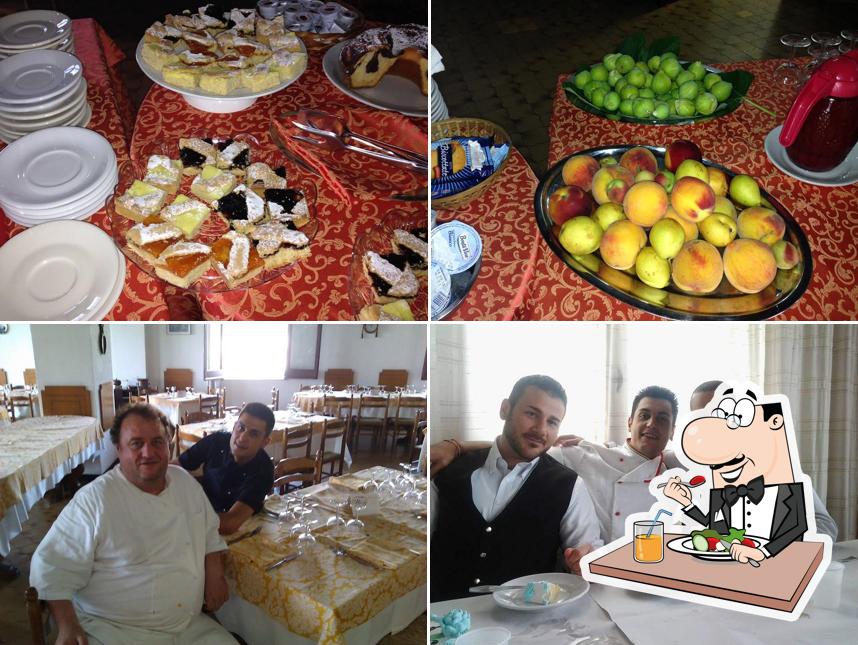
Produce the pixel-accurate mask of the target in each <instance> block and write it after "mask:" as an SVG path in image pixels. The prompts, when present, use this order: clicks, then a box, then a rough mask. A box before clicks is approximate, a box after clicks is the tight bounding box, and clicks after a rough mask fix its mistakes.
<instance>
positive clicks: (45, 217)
mask: <svg viewBox="0 0 858 645" xmlns="http://www.w3.org/2000/svg"><path fill="white" fill-rule="evenodd" d="M118 179H119V177H118V175H116V174H114V175H113V176H112V177H108V178H106V180H105V181H104V182H103V184H101V186H100V187H99V188H98V189H97V190H95V191H92V192H91V193H88V196H87V197H85V198H84V199H82V200H76V201H74V202H71V203H69V204H65V205H63V206H58V207H55V208H48V209H35V208H32V209H25V210H19V209H16V208H14V207H12V206H9V205H8V204H3V203H0V207H2V208H3V211H4V212H5V213H6V215H7V216H8V217H9V219H11V220H12V221H14V222H17V223H18V224H21V225H22V226H27V227H29V226H36V225H37V224H43V223H45V222H51V221H55V220H60V219H86V218H87V217H89V216H91V215H93V214H94V213H97V212H98V211H100V210H101V209H102V208H104V207H105V206H106V205H107V200H108V199H110V197H111V196H112V195H113V192H114V190H115V188H116V183H117V181H118Z"/></svg>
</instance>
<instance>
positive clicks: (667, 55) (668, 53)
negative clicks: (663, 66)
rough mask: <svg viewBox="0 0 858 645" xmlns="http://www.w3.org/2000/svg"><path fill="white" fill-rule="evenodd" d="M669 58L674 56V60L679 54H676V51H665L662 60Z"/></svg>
mask: <svg viewBox="0 0 858 645" xmlns="http://www.w3.org/2000/svg"><path fill="white" fill-rule="evenodd" d="M668 58H672V59H673V60H676V59H677V58H678V57H677V55H676V54H675V53H674V52H664V53H663V54H662V55H661V60H662V61H664V60H665V59H668Z"/></svg>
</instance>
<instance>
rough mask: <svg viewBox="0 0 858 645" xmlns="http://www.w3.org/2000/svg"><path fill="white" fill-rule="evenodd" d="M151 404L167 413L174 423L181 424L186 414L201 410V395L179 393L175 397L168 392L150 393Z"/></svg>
mask: <svg viewBox="0 0 858 645" xmlns="http://www.w3.org/2000/svg"><path fill="white" fill-rule="evenodd" d="M149 404H150V405H154V406H155V407H156V408H158V409H159V410H160V411H161V412H163V413H164V414H165V415H167V418H168V419H169V420H170V421H171V422H172V423H174V424H175V425H179V424H180V423H181V422H182V417H183V416H184V415H185V414H187V413H188V412H199V411H200V395H199V394H195V395H193V396H185V395H184V394H181V395H180V394H179V393H177V394H176V396H175V397H171V396H169V395H168V394H150V395H149Z"/></svg>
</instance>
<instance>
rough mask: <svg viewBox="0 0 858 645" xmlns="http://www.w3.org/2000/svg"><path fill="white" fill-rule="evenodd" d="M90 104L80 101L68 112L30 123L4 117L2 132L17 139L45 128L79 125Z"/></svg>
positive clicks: (69, 108) (0, 124) (1, 118)
mask: <svg viewBox="0 0 858 645" xmlns="http://www.w3.org/2000/svg"><path fill="white" fill-rule="evenodd" d="M87 107H89V106H88V104H87V102H86V101H85V100H81V101H78V102H77V104H75V105H70V106H69V107H68V108H67V109H66V110H63V111H62V112H58V113H57V114H53V115H50V116H47V117H44V118H41V119H30V120H29V121H10V120H7V119H6V118H4V117H0V130H4V131H5V132H7V133H8V134H13V135H17V137H16V138H20V137H23V136H24V135H25V134H30V133H31V132H36V131H37V130H44V129H45V128H52V127H58V126H63V125H79V124H80V123H81V119H82V118H83V115H84V114H85V113H86V110H87Z"/></svg>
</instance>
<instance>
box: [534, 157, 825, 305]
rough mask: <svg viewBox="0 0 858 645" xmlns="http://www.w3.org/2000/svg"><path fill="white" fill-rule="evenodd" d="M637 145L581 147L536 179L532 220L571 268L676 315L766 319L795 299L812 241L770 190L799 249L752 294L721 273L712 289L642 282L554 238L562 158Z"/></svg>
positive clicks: (622, 296)
mask: <svg viewBox="0 0 858 645" xmlns="http://www.w3.org/2000/svg"><path fill="white" fill-rule="evenodd" d="M633 147H635V146H606V147H599V148H590V149H587V150H579V151H577V152H575V153H573V154H571V155H569V156H568V157H566V158H564V159H561V160H560V161H559V162H558V163H556V164H555V165H554V166H553V167H552V168H551V169H550V170H549V171H548V172H547V173H546V175H545V176H544V177H543V178H542V180H541V181H540V182H539V186H538V187H537V189H536V195H535V197H534V199H535V208H536V222H537V225H538V226H539V231H540V232H541V233H542V236H543V237H544V238H545V241H546V242H547V243H548V246H549V247H551V250H552V251H553V252H554V254H555V255H556V256H557V257H558V258H560V259H561V260H562V261H563V262H564V263H565V264H566V265H567V266H568V267H569V268H571V269H572V270H573V271H575V273H577V274H578V275H579V276H581V277H582V278H583V279H584V280H586V281H587V282H589V283H590V284H592V285H593V286H595V287H597V288H599V289H601V290H602V291H604V292H605V293H609V294H610V295H612V296H614V297H615V298H618V299H619V300H622V301H623V302H625V303H627V304H629V305H632V306H634V307H638V308H639V309H643V310H644V311H648V312H650V313H653V314H656V315H658V316H663V317H665V318H673V319H678V320H764V319H766V318H771V317H772V316H776V315H777V314H779V313H781V312H782V311H784V310H786V309H787V308H788V307H790V306H791V305H792V304H794V303H795V302H796V301H797V300H798V299H799V298H800V297H801V295H802V294H803V293H804V291H805V290H806V289H807V285H808V283H809V282H810V277H811V273H812V265H813V262H812V259H811V252H810V244H809V243H808V241H807V237H806V236H805V234H804V232H803V231H802V230H801V227H800V226H799V225H798V223H797V222H796V221H795V219H793V217H792V215H790V213H789V212H788V211H787V209H786V208H785V207H784V206H783V205H782V204H781V203H780V202H778V201H777V200H776V199H775V198H774V197H773V196H772V195H770V194H769V193H767V192H766V191H764V190H762V189H760V195H761V196H762V197H763V199H765V200H766V201H768V202H769V204H770V205H771V207H772V208H773V209H774V210H775V211H776V212H777V213H778V214H779V215H780V216H781V217H782V218H783V219H784V222H785V223H786V233H785V235H784V239H785V240H787V241H789V242H791V243H792V244H793V245H795V247H796V248H797V249H798V251H799V254H800V255H801V260H800V261H799V263H798V264H797V265H796V266H795V267H793V268H792V269H789V270H782V269H778V271H777V275H776V276H775V279H774V280H773V281H772V283H771V284H770V285H769V286H767V287H766V288H765V289H763V290H762V291H760V292H759V293H755V294H746V293H742V292H740V291H738V290H736V289H735V288H734V287H733V286H732V285H731V284H730V283H729V282H728V281H727V278H726V277H724V278H723V279H722V280H721V284H720V285H718V288H717V289H715V291H714V292H712V293H709V294H705V295H696V294H691V293H686V292H684V291H682V290H680V289H679V288H678V287H676V286H675V285H674V284H673V282H672V281H671V283H670V284H669V285H668V286H667V287H665V288H664V289H656V288H653V287H650V286H647V285H646V284H644V283H643V282H641V281H640V280H639V279H638V278H637V276H636V275H635V273H634V270H633V269H632V270H628V271H620V270H617V269H614V268H611V267H609V266H608V265H607V264H605V263H604V262H602V259H601V258H600V257H599V255H598V252H595V253H591V254H589V255H586V256H573V255H572V254H571V253H569V252H568V251H567V250H566V249H565V248H563V246H562V245H561V244H560V242H559V240H558V237H557V236H558V234H559V230H560V227H559V226H557V225H556V224H555V223H554V222H553V221H552V219H551V217H550V216H549V214H548V198H549V197H550V196H551V193H552V192H554V190H555V189H557V188H559V187H560V186H562V185H563V179H562V176H561V175H562V169H563V164H564V163H565V162H566V160H567V159H568V158H569V157H573V156H576V155H590V156H592V157H594V158H595V159H597V160H598V159H601V158H603V157H606V156H612V157H615V158H617V159H618V160H619V157H620V155H622V153H623V152H625V151H626V150H629V149H630V148H633ZM642 147H644V148H647V149H648V150H650V151H651V152H652V153H653V154H654V155H655V157H656V160H657V161H658V163H659V167H664V152H665V149H664V148H663V147H654V146H642ZM703 164H704V165H706V166H708V167H713V168H719V169H721V170H722V171H723V172H724V174H726V175H727V178H728V180H730V179H732V178H733V177H734V176H735V175H737V174H739V173H736V172H733V171H732V170H730V169H729V168H726V167H724V166H722V165H720V164H717V163H714V162H713V161H710V160H708V159H704V160H703Z"/></svg>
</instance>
